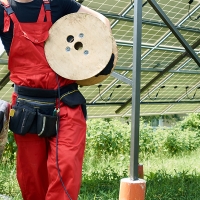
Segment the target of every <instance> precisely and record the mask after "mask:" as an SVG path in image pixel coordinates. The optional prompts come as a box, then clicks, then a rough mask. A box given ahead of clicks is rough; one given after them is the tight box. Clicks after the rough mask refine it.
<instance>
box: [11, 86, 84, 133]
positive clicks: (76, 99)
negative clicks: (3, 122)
mask: <svg viewBox="0 0 200 200" xmlns="http://www.w3.org/2000/svg"><path fill="white" fill-rule="evenodd" d="M14 90H15V92H16V93H17V94H18V97H17V101H16V104H15V105H13V106H12V109H11V111H10V123H9V128H10V130H11V131H13V132H14V133H16V134H21V135H24V134H26V133H36V134H38V136H40V137H53V136H55V135H56V133H57V123H58V116H57V110H56V99H57V98H58V97H60V100H61V101H62V102H63V103H64V104H65V105H67V106H69V107H71V108H75V107H76V106H78V105H81V107H82V111H83V114H84V116H85V118H86V105H85V103H86V101H85V98H84V97H83V95H82V94H81V93H80V91H79V90H78V85H77V84H76V83H73V84H69V85H67V86H64V87H61V88H60V91H58V90H46V89H40V88H29V87H25V86H16V85H15V87H14ZM58 94H59V95H58Z"/></svg>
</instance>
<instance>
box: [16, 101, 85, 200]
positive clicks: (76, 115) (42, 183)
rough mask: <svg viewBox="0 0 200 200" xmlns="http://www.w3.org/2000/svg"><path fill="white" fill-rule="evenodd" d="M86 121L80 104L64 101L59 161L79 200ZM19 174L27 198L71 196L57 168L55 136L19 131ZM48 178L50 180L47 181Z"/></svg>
mask: <svg viewBox="0 0 200 200" xmlns="http://www.w3.org/2000/svg"><path fill="white" fill-rule="evenodd" d="M85 135H86V123H85V119H84V117H83V113H82V110H81V107H80V106H79V107H77V108H74V109H71V108H69V107H67V106H63V105H62V104H61V109H60V128H59V134H58V137H59V141H58V164H59V168H60V173H61V176H62V180H63V182H64V185H65V187H66V189H67V191H68V193H69V194H70V196H71V198H72V200H77V198H78V193H79V189H80V183H81V176H82V162H83V154H84V149H85ZM15 140H16V143H17V146H18V152H17V178H18V182H19V185H20V188H21V191H22V196H23V199H24V200H69V198H68V197H67V195H66V193H65V191H64V188H63V187H62V184H61V182H60V178H59V176H58V171H57V168H56V138H52V139H44V138H39V137H38V136H37V135H36V134H26V135H24V136H20V135H16V134H15ZM48 180H49V181H48Z"/></svg>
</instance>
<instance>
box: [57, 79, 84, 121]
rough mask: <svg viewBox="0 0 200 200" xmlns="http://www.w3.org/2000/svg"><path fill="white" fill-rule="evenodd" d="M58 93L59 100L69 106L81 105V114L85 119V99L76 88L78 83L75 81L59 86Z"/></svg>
mask: <svg viewBox="0 0 200 200" xmlns="http://www.w3.org/2000/svg"><path fill="white" fill-rule="evenodd" d="M60 93H61V97H60V100H61V101H62V102H63V103H64V104H65V105H67V106H69V107H70V108H75V107H77V106H78V105H81V108H82V111H83V115H84V117H85V119H86V118H87V111H86V100H85V98H84V96H83V95H82V94H81V92H80V91H79V90H78V85H77V84H76V83H73V84H70V85H67V87H63V88H61V89H60Z"/></svg>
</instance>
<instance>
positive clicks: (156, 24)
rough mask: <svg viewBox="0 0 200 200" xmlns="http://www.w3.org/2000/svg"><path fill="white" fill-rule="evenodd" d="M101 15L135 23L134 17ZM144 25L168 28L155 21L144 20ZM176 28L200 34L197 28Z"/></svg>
mask: <svg viewBox="0 0 200 200" xmlns="http://www.w3.org/2000/svg"><path fill="white" fill-rule="evenodd" d="M101 14H103V15H104V16H106V17H108V18H111V19H115V20H122V21H126V22H132V21H133V18H132V17H126V16H124V15H116V14H109V13H104V12H101ZM142 24H145V25H150V26H158V27H163V28H167V25H166V24H165V23H162V22H157V21H153V20H142ZM175 27H176V28H177V29H178V30H181V31H189V32H194V33H200V30H199V29H197V28H190V27H184V26H182V27H180V26H175Z"/></svg>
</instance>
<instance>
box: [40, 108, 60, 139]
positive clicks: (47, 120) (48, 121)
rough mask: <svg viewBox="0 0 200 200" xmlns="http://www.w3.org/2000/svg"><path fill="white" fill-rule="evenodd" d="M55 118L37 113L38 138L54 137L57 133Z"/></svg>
mask: <svg viewBox="0 0 200 200" xmlns="http://www.w3.org/2000/svg"><path fill="white" fill-rule="evenodd" d="M57 119H58V117H57V116H54V115H52V116H51V115H45V114H41V113H39V112H38V113H37V134H38V136H39V137H54V136H56V133H57Z"/></svg>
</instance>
